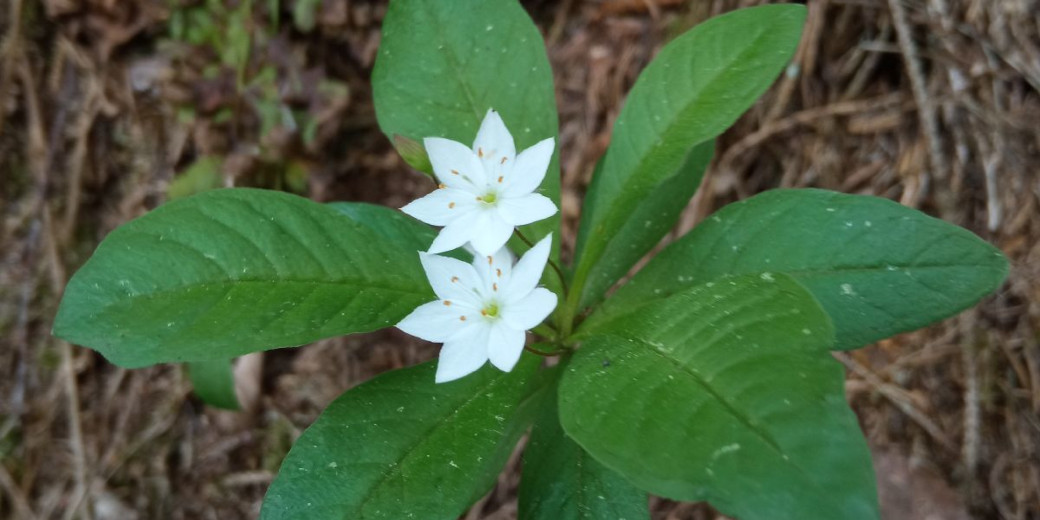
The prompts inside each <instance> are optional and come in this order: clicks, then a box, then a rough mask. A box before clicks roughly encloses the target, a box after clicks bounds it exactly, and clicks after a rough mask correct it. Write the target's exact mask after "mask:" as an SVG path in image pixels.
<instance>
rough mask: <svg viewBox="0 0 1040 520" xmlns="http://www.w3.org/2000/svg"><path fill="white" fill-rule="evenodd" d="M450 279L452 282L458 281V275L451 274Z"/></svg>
mask: <svg viewBox="0 0 1040 520" xmlns="http://www.w3.org/2000/svg"><path fill="white" fill-rule="evenodd" d="M451 281H452V283H455V282H457V281H459V277H458V276H452V277H451Z"/></svg>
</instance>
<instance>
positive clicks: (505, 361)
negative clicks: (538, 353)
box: [487, 321, 527, 372]
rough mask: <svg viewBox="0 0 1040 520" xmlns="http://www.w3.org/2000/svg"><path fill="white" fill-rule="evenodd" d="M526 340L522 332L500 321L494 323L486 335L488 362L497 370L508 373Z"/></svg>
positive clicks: (518, 357) (517, 358) (525, 335)
mask: <svg viewBox="0 0 1040 520" xmlns="http://www.w3.org/2000/svg"><path fill="white" fill-rule="evenodd" d="M526 339H527V334H525V332H524V331H523V330H517V329H514V328H512V327H510V326H509V325H508V324H506V323H503V322H502V321H499V322H497V323H495V324H494V325H492V326H491V330H490V334H489V335H488V351H487V353H488V360H490V361H491V364H492V365H495V366H496V367H498V369H499V370H501V371H503V372H509V371H510V370H512V369H513V367H514V366H516V362H517V361H518V360H519V359H520V354H522V353H523V351H524V341H525V340H526Z"/></svg>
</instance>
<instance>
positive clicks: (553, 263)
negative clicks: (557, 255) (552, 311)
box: [513, 228, 567, 297]
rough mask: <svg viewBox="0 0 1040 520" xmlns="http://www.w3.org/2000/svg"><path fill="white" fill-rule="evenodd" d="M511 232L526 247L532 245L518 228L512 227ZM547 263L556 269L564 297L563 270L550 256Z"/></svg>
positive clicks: (564, 281)
mask: <svg viewBox="0 0 1040 520" xmlns="http://www.w3.org/2000/svg"><path fill="white" fill-rule="evenodd" d="M513 233H515V234H516V237H517V238H519V239H520V241H521V242H523V243H525V244H527V247H534V243H532V242H531V241H530V240H528V239H527V237H525V236H524V234H523V233H521V232H520V228H515V229H513ZM549 265H550V266H552V268H553V271H556V277H557V278H559V279H560V285H562V286H563V294H564V297H566V295H567V277H565V276H563V270H562V269H560V266H559V265H556V262H554V261H553V259H552V258H550V259H549Z"/></svg>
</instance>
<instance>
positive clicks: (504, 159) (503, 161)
mask: <svg viewBox="0 0 1040 520" xmlns="http://www.w3.org/2000/svg"><path fill="white" fill-rule="evenodd" d="M505 163H506V158H505V157H502V161H501V162H499V163H498V164H505ZM499 178H500V179H501V177H499ZM498 182H502V181H498Z"/></svg>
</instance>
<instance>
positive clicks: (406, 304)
mask: <svg viewBox="0 0 1040 520" xmlns="http://www.w3.org/2000/svg"><path fill="white" fill-rule="evenodd" d="M432 299H433V293H432V291H431V290H430V287H429V284H428V283H427V281H426V277H425V275H424V273H423V270H422V267H421V266H420V265H419V257H418V255H417V254H416V251H415V249H414V248H411V247H402V246H401V245H399V244H398V243H397V242H395V241H392V240H389V239H387V238H386V237H385V236H383V235H380V234H377V233H375V232H373V231H371V230H370V229H368V228H367V227H365V226H361V225H359V224H357V223H356V222H354V221H353V220H352V219H350V218H348V217H346V216H344V215H342V214H341V213H340V212H338V211H336V210H335V209H333V208H330V207H327V206H325V205H322V204H317V203H315V202H311V201H309V200H307V199H304V198H301V197H297V196H294V195H288V194H285V193H279V192H273V191H264V190H254V189H226V190H214V191H209V192H205V193H201V194H199V195H195V196H193V197H188V198H185V199H180V200H176V201H173V202H170V203H167V204H165V205H163V206H161V207H159V208H158V209H156V210H155V211H152V212H151V213H149V214H147V215H144V216H143V217H140V218H138V219H136V220H133V221H131V222H129V223H127V224H125V225H123V226H121V227H120V228H118V229H116V230H115V231H113V232H112V233H111V234H109V236H108V237H106V238H105V240H104V241H103V242H102V243H101V245H100V246H99V247H98V249H97V251H95V253H94V255H93V256H92V257H91V259H90V260H89V261H88V262H87V263H86V265H84V266H83V267H82V268H81V269H80V270H79V272H77V273H76V275H75V276H74V277H73V278H72V280H71V281H70V282H69V285H68V287H67V288H66V291H65V295H64V297H63V299H62V302H61V306H60V308H59V310H58V316H57V318H56V320H55V327H54V333H55V334H56V335H58V336H60V337H62V338H65V339H67V340H69V341H71V342H73V343H78V344H81V345H84V346H88V347H91V348H93V349H96V350H98V351H99V352H101V353H102V354H104V355H105V357H107V358H108V359H109V360H111V361H112V362H114V363H116V364H119V365H123V366H129V367H135V366H142V365H148V364H153V363H161V362H166V361H200V360H207V359H227V358H231V357H234V356H238V355H241V354H245V353H247V352H252V351H256V350H264V349H271V348H277V347H287V346H295V345H301V344H304V343H308V342H311V341H315V340H318V339H322V338H326V337H330V336H337V335H341V334H348V333H353V332H367V331H371V330H376V329H379V328H382V327H387V326H390V325H393V324H394V323H396V322H397V321H398V320H400V319H401V318H403V317H404V316H405V315H406V314H408V313H409V312H411V311H412V309H414V308H415V307H416V306H418V305H420V304H422V303H425V302H427V301H430V300H432Z"/></svg>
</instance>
